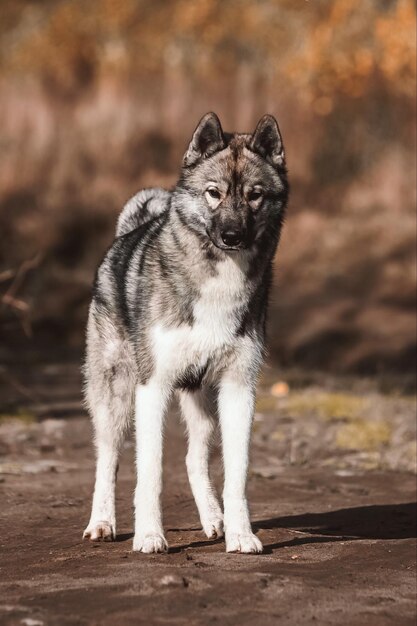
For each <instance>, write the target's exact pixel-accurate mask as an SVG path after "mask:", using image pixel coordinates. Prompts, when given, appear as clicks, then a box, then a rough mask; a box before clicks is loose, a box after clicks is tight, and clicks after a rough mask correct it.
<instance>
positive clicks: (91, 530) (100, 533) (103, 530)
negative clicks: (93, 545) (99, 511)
mask: <svg viewBox="0 0 417 626" xmlns="http://www.w3.org/2000/svg"><path fill="white" fill-rule="evenodd" d="M83 539H90V541H114V540H115V539H116V529H115V527H114V525H113V524H110V522H105V521H100V522H90V523H89V525H88V526H87V528H86V529H85V531H84V533H83Z"/></svg>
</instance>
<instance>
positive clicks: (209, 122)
mask: <svg viewBox="0 0 417 626" xmlns="http://www.w3.org/2000/svg"><path fill="white" fill-rule="evenodd" d="M225 147H226V143H225V140H224V137H223V131H222V127H221V124H220V121H219V118H218V117H217V115H216V114H215V113H206V115H205V116H204V117H203V118H202V119H201V120H200V122H199V124H198V126H197V128H196V129H195V131H194V135H193V138H192V139H191V143H190V145H189V146H188V150H187V152H186V153H185V155H184V159H183V164H184V166H185V167H187V166H189V165H194V164H195V163H197V161H199V160H200V159H204V158H207V157H209V156H211V155H212V154H214V153H215V152H218V151H219V150H222V149H223V148H225Z"/></svg>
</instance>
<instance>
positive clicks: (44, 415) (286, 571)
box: [0, 365, 416, 626]
mask: <svg viewBox="0 0 417 626" xmlns="http://www.w3.org/2000/svg"><path fill="white" fill-rule="evenodd" d="M269 377H270V378H275V376H274V375H273V373H271V372H270V373H269ZM13 380H14V381H15V379H13ZM270 383H271V380H268V376H267V378H266V379H265V380H264V383H263V387H262V386H261V393H260V400H259V403H258V412H257V416H256V421H255V430H254V437H253V448H252V463H251V473H250V476H249V496H250V502H251V510H252V519H253V521H254V527H255V529H256V532H257V534H258V536H259V537H260V539H261V540H262V542H263V544H264V546H265V553H264V554H262V555H236V554H235V555H233V554H226V553H225V552H224V542H223V541H222V540H217V541H207V540H206V539H205V537H204V536H203V534H202V532H201V530H200V528H199V521H198V517H197V513H196V509H195V505H194V502H193V500H192V497H191V494H190V489H189V486H188V483H187V477H186V473H185V466H184V454H185V443H184V436H183V428H182V425H181V424H180V423H179V420H178V418H177V415H176V412H175V410H173V411H172V412H171V414H170V416H169V419H168V423H167V437H166V454H165V475H164V498H163V504H164V523H165V528H166V535H167V539H168V542H169V546H170V549H169V553H168V554H166V555H151V556H148V555H142V554H136V553H133V552H132V551H131V548H132V493H133V489H134V465H133V444H132V442H131V441H127V443H126V446H125V450H124V454H123V458H122V461H121V467H120V472H119V482H118V498H117V502H118V537H117V541H116V542H114V543H111V544H108V543H107V544H93V543H88V542H83V541H82V540H81V535H82V531H83V528H84V527H85V525H86V523H87V521H88V516H89V506H90V496H91V490H92V484H93V450H92V447H91V431H90V425H89V422H88V420H87V419H86V418H85V416H83V415H82V411H81V409H80V405H79V391H78V384H79V379H78V374H77V372H76V368H75V369H74V367H73V366H67V365H66V366H48V367H46V368H45V369H44V370H43V371H42V372H38V373H37V374H36V376H35V375H34V374H32V379H31V380H30V381H29V382H28V381H24V382H23V383H22V381H20V382H19V384H18V385H17V386H16V385H14V386H15V388H16V389H17V391H16V389H15V393H16V394H17V395H19V394H21V395H25V393H26V401H25V402H23V401H22V406H23V405H24V408H20V409H19V411H17V409H16V407H15V409H14V410H15V414H13V411H12V409H11V406H12V402H11V395H10V394H12V392H11V391H10V387H8V389H9V392H8V393H9V396H7V400H8V406H9V409H8V412H5V413H4V414H2V416H1V419H0V455H1V456H0V492H1V511H0V515H1V518H0V519H1V540H0V542H1V548H0V623H1V624H7V625H14V624H26V625H27V626H37V625H39V626H40V625H42V624H45V625H49V624H167V623H169V624H187V625H188V626H191V625H194V624H196V625H197V624H216V623H217V624H221V625H229V624H230V625H231V624H233V625H235V624H236V625H237V624H239V625H246V624H248V625H249V624H250V625H258V624H261V625H262V626H266V625H269V624H278V623H279V624H297V625H298V624H310V623H317V624H332V625H333V624H349V625H350V626H351V625H362V624H363V625H365V624H366V625H367V626H369V625H374V624H375V626H381V625H385V624H393V625H394V624H395V625H398V624H401V625H403V624H404V625H406V624H410V625H411V624H413V625H414V624H415V614H416V611H415V591H416V572H415V537H416V520H415V511H416V508H415V499H416V498H415V496H416V493H415V477H414V476H413V474H412V473H411V471H410V470H411V469H412V468H413V463H414V460H413V457H412V450H413V447H412V441H413V438H414V431H413V428H414V426H413V424H414V419H415V417H414V411H415V404H414V402H415V400H414V399H413V398H410V397H409V396H405V395H404V394H401V393H399V394H395V393H394V394H392V393H391V392H390V394H386V393H383V392H382V391H380V390H378V389H376V388H375V387H372V386H371V387H369V386H368V387H366V385H365V387H364V384H363V383H355V384H354V385H353V386H351V388H350V390H349V392H348V393H345V392H343V393H342V392H341V391H340V389H338V388H337V385H339V383H335V382H334V381H333V382H332V381H330V382H329V381H327V382H326V384H325V385H324V384H323V385H321V386H320V385H319V384H318V383H317V381H311V380H310V381H309V382H307V383H306V384H304V385H301V386H299V387H298V388H294V389H293V387H294V385H295V383H291V386H290V393H289V394H288V393H287V390H286V388H285V385H284V387H282V385H281V386H280V387H278V392H277V395H276V396H273V394H271V393H270ZM355 385H356V387H355ZM295 387H296V385H295ZM365 388H366V389H365ZM48 390H49V391H48ZM4 397H5V396H3V398H4ZM46 397H48V398H49V404H48V403H45V398H46ZM6 413H7V414H6ZM389 414H391V415H392V420H391V421H390V422H389V426H387V425H386V422H387V419H388V418H387V415H389ZM64 416H65V417H66V418H67V419H63V417H64ZM370 424H371V425H370ZM384 424H385V425H384ZM354 445H355V446H356V448H354V447H353V446H354ZM414 449H415V448H414ZM398 451H400V453H398ZM213 474H214V476H215V480H216V484H217V486H218V488H219V490H220V488H221V462H220V454H219V450H218V448H216V449H215V450H214V454H213Z"/></svg>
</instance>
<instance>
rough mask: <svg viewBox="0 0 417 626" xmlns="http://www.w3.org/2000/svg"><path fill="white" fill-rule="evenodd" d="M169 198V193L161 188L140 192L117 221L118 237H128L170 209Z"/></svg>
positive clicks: (128, 203)
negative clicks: (133, 231) (128, 234)
mask: <svg viewBox="0 0 417 626" xmlns="http://www.w3.org/2000/svg"><path fill="white" fill-rule="evenodd" d="M169 198H170V193H169V191H166V189H161V188H159V187H154V188H152V189H142V191H139V193H137V194H136V195H135V196H133V198H131V199H130V200H129V201H128V202H127V203H126V204H125V206H124V207H123V210H122V212H121V213H120V215H119V219H118V220H117V227H116V237H121V236H122V235H126V234H127V233H130V232H131V231H132V230H135V229H136V228H139V226H142V224H145V223H146V222H148V221H149V220H151V219H153V218H154V217H158V216H159V215H161V214H162V213H163V212H164V211H166V210H167V208H168V203H169Z"/></svg>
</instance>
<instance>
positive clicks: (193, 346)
mask: <svg viewBox="0 0 417 626" xmlns="http://www.w3.org/2000/svg"><path fill="white" fill-rule="evenodd" d="M216 269H217V273H216V275H214V276H211V277H209V278H208V279H206V280H205V282H204V283H203V284H202V285H201V289H200V295H199V297H198V298H197V299H196V301H195V304H194V307H193V317H194V321H193V324H191V325H185V324H183V325H181V326H179V327H178V328H172V327H171V328H166V327H164V326H163V325H161V324H160V325H158V326H156V327H155V328H154V330H153V355H154V358H155V362H156V370H157V372H160V373H171V374H172V375H175V373H177V372H180V371H182V370H183V369H185V368H186V367H189V366H190V365H194V366H196V367H198V366H199V365H202V364H204V363H207V360H208V359H209V358H213V357H214V356H215V355H216V354H219V356H221V353H222V352H223V351H224V349H225V348H227V347H230V346H231V345H232V344H233V342H234V341H235V340H236V330H237V328H238V326H239V324H240V321H241V311H242V308H243V306H244V303H245V298H246V289H245V272H244V269H245V268H242V266H241V265H238V264H237V263H236V262H235V261H234V260H233V259H231V258H229V259H227V260H225V261H223V262H221V263H218V264H217V268H216Z"/></svg>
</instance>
